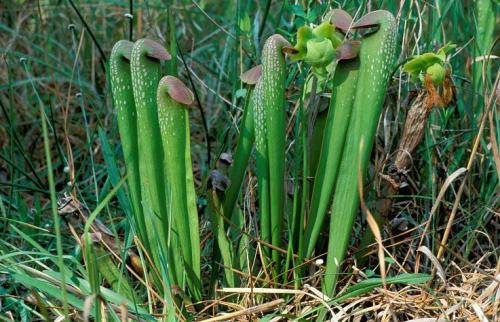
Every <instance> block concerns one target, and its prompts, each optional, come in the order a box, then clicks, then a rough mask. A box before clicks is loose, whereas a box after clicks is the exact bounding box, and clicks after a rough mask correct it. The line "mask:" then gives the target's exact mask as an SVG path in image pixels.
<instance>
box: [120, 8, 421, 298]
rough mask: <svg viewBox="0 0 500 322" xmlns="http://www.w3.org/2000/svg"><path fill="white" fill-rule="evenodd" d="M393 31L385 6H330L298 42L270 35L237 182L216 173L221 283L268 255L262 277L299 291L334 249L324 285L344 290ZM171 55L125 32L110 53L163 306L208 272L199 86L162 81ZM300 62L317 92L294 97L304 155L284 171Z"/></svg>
mask: <svg viewBox="0 0 500 322" xmlns="http://www.w3.org/2000/svg"><path fill="white" fill-rule="evenodd" d="M396 34H397V30H396V21H395V18H394V17H393V15H392V14H391V13H389V12H387V11H374V12H371V13H368V14H367V15H365V16H363V17H362V18H360V19H358V20H356V21H354V20H353V18H352V17H351V16H350V15H349V14H347V13H346V12H345V11H342V10H333V11H332V12H331V13H330V15H329V16H328V17H327V18H326V19H325V20H324V21H323V22H322V23H321V24H320V25H318V26H317V27H315V28H311V27H309V26H303V27H301V28H300V29H299V30H298V33H297V39H296V44H295V45H294V46H293V45H292V44H291V43H289V41H288V40H286V39H285V38H284V37H283V36H281V35H278V34H275V35H272V36H270V37H269V38H268V39H267V40H266V42H265V44H264V47H263V49H262V53H261V57H260V60H261V65H258V66H255V67H254V68H252V69H250V70H249V71H247V72H245V73H244V74H243V75H241V80H242V82H243V83H246V84H247V85H246V86H247V100H246V104H245V108H244V111H243V116H242V118H241V123H240V125H239V137H238V140H237V145H236V147H235V149H234V151H231V154H232V158H231V159H232V160H229V161H232V162H231V164H230V166H229V169H228V173H227V177H228V178H221V176H224V174H221V173H218V172H215V173H213V175H212V176H211V179H210V181H211V183H209V189H208V191H207V196H206V197H207V199H208V201H209V202H208V208H207V211H208V212H209V214H210V217H209V218H210V219H211V223H210V226H211V227H212V229H213V236H214V239H215V242H214V247H215V248H216V249H215V251H214V257H216V258H218V259H220V260H218V261H214V263H217V264H218V265H219V266H218V267H213V268H212V269H213V270H217V269H218V268H219V267H223V275H222V276H223V280H222V281H221V283H222V285H225V286H229V287H235V286H243V285H244V283H243V284H242V283H241V281H243V280H244V279H243V278H242V276H245V275H244V274H243V275H242V274H240V273H237V272H243V273H245V272H246V273H250V274H251V273H253V272H254V271H255V268H250V266H251V265H249V263H245V260H242V257H243V256H241V254H242V253H243V252H246V251H250V252H253V253H254V254H256V253H258V257H259V258H260V259H261V265H260V266H259V267H260V268H259V270H260V269H263V270H264V271H265V272H266V276H267V279H264V280H262V282H261V284H262V285H263V286H266V285H269V283H270V282H271V281H279V282H290V281H293V282H294V283H295V285H296V287H300V286H301V279H302V278H303V277H304V276H307V274H308V272H309V271H310V270H309V269H308V267H309V265H313V264H314V260H313V259H315V258H316V256H319V255H322V254H324V253H325V252H326V253H327V256H326V269H325V272H324V275H322V281H323V292H324V294H325V295H327V296H332V295H333V294H334V292H335V285H336V281H337V276H338V274H339V273H340V272H341V268H342V267H341V265H342V262H343V260H344V257H345V253H346V250H347V247H348V246H349V240H350V236H351V230H352V226H353V222H354V219H355V217H356V214H357V212H358V209H359V205H360V193H362V190H361V189H362V184H360V183H362V178H363V176H364V175H365V173H366V170H367V168H368V165H369V161H370V156H371V150H372V146H373V141H374V137H375V134H376V129H377V123H378V120H379V116H380V113H381V109H382V105H383V103H384V97H385V94H386V90H387V86H388V83H389V80H390V78H391V75H392V72H393V70H394V69H395V67H396V66H395V53H396V48H395V47H396ZM170 59H171V55H170V54H169V53H168V52H167V50H166V49H165V48H164V47H163V46H161V45H160V44H158V43H156V42H154V41H152V40H148V39H142V40H138V41H136V42H135V43H132V42H129V41H125V40H122V41H119V42H117V43H116V44H115V46H114V48H113V51H112V55H111V62H110V67H111V69H110V79H111V85H112V91H113V99H114V105H115V108H116V111H117V115H118V125H119V132H120V137H121V144H122V150H123V154H124V160H125V164H126V170H127V183H128V192H129V197H130V200H131V204H132V206H133V222H134V228H135V231H136V235H137V237H138V244H139V245H140V247H138V248H139V249H140V251H141V252H142V253H143V256H144V257H145V258H146V259H147V260H145V261H144V263H148V264H147V265H146V267H144V272H145V273H144V274H145V278H146V279H148V280H150V281H151V282H152V284H153V285H155V288H156V289H157V291H158V292H159V293H160V294H162V296H163V297H164V298H165V299H166V301H173V302H177V303H186V298H187V299H190V300H189V301H193V302H195V301H199V300H201V299H202V295H203V294H204V292H207V291H208V292H210V290H206V289H205V290H204V288H205V287H208V286H206V284H207V283H203V282H202V277H201V265H200V262H201V259H200V256H201V255H200V230H199V229H200V228H199V227H200V224H199V213H198V205H197V200H198V197H197V195H196V192H195V185H194V180H193V169H192V161H191V149H190V127H189V105H190V104H192V102H193V94H192V92H191V91H190V90H189V89H188V87H187V86H186V85H185V84H184V83H183V82H182V81H181V80H179V79H178V78H176V77H175V75H167V76H164V77H162V70H163V67H162V66H163V65H162V64H163V62H165V61H167V60H170ZM171 64H172V63H171ZM173 64H175V62H173ZM291 64H301V68H300V70H301V73H302V75H303V76H304V79H306V82H305V85H304V86H305V87H307V88H305V89H304V90H303V91H302V94H301V97H299V99H298V102H297V105H296V106H297V111H296V113H297V116H296V117H297V119H298V120H299V121H298V122H297V124H296V127H295V136H294V140H295V144H294V147H295V159H296V161H295V163H296V164H295V165H293V167H292V168H291V169H287V168H286V166H287V162H285V161H286V147H287V135H286V133H287V116H288V115H289V113H288V112H289V102H288V99H287V95H289V94H288V92H287V90H289V89H290V88H293V86H290V83H291V80H289V79H287V78H288V74H287V68H289V67H290V65H291ZM169 70H175V69H169ZM424 73H425V71H424ZM321 92H331V98H330V102H329V104H328V108H327V112H326V113H323V114H324V116H321V115H318V117H311V116H312V114H313V113H314V111H313V104H312V102H313V101H314V100H315V99H317V97H318V95H319V94H320V93H321ZM251 160H254V162H253V161H251ZM253 165H255V166H253ZM249 169H250V170H251V172H252V173H255V175H256V177H257V190H258V198H257V202H256V212H255V213H253V214H251V216H254V218H255V221H256V222H258V229H256V230H255V231H254V230H252V231H247V230H245V227H246V224H245V221H248V220H249V219H248V217H247V216H245V215H244V213H243V210H242V201H243V199H244V191H243V190H244V189H242V187H243V186H244V184H243V183H244V181H245V180H244V178H245V177H246V175H245V174H246V173H247V171H248V170H249ZM289 174H290V175H289ZM309 178H313V180H309ZM220 180H223V181H224V182H223V183H220V182H217V181H220ZM288 182H293V188H292V189H290V188H289V185H288V184H287V183H288ZM328 214H329V216H328ZM328 223H329V229H324V227H325V225H326V224H328ZM321 234H325V235H327V236H328V241H327V242H326V243H325V242H321V243H320V242H319V240H320V238H319V237H320V235H321ZM179 290H186V291H185V292H179Z"/></svg>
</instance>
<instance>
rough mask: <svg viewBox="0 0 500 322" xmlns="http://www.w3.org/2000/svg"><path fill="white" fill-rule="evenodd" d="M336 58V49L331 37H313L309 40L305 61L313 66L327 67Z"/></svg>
mask: <svg viewBox="0 0 500 322" xmlns="http://www.w3.org/2000/svg"><path fill="white" fill-rule="evenodd" d="M334 58H335V49H333V45H332V42H331V41H330V40H329V39H325V38H323V39H312V40H310V41H308V42H307V54H306V56H305V57H304V62H306V63H308V64H309V65H311V66H313V67H326V66H327V65H328V64H330V63H331V62H332V60H333V59H334Z"/></svg>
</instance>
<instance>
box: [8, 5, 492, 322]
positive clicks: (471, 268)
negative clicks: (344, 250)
mask: <svg viewBox="0 0 500 322" xmlns="http://www.w3.org/2000/svg"><path fill="white" fill-rule="evenodd" d="M331 8H343V9H344V10H346V11H348V12H350V13H351V14H352V15H354V14H355V13H357V15H358V16H362V15H363V14H364V13H367V12H370V11H373V10H376V9H385V10H388V11H390V12H392V13H393V14H394V16H395V17H396V19H397V22H398V38H397V44H398V48H397V57H398V63H400V64H403V63H404V62H406V61H407V60H408V59H409V58H410V57H411V56H412V55H417V54H421V53H424V52H428V51H436V50H437V49H438V48H440V47H441V46H443V45H444V44H446V43H448V42H451V43H454V44H456V45H457V47H456V48H455V50H454V51H453V52H452V53H451V59H450V64H451V67H452V75H451V78H452V80H453V85H454V88H455V95H454V97H453V100H452V102H451V103H450V104H448V105H447V106H446V107H443V108H435V109H433V110H432V112H431V114H430V116H429V119H428V121H427V122H426V125H425V132H424V137H423V141H422V143H421V144H420V145H419V146H418V148H417V150H416V152H415V153H414V155H413V156H412V167H411V171H410V172H409V174H408V177H407V180H406V182H407V185H406V186H405V187H403V188H402V189H400V190H399V191H398V192H397V195H396V196H394V198H393V200H392V204H391V209H390V211H389V215H388V217H387V221H386V223H385V225H383V229H382V231H381V235H380V236H381V240H382V241H383V246H384V255H383V256H382V257H383V258H384V260H383V261H385V266H386V268H385V271H386V272H387V274H388V276H397V275H398V274H400V273H405V272H410V273H413V272H415V273H418V272H421V273H427V274H430V275H432V276H433V277H434V278H433V279H432V280H431V281H428V282H426V283H419V285H418V286H417V285H412V286H401V285H400V284H398V286H396V285H393V286H391V284H394V283H393V282H394V281H393V280H387V282H388V283H387V284H388V285H387V287H386V288H383V287H382V282H381V280H372V282H373V284H369V285H367V284H362V283H361V282H360V281H363V280H366V278H367V277H375V278H377V277H378V276H379V275H380V264H381V262H380V261H379V257H377V247H376V245H372V244H371V242H369V243H368V244H363V242H362V239H363V236H364V235H365V231H367V227H368V225H367V219H366V216H364V215H363V213H362V212H361V211H360V213H359V216H358V217H357V219H356V221H355V225H354V228H353V231H352V239H351V241H350V245H349V251H348V255H347V258H346V262H345V263H344V271H343V274H341V275H340V277H339V282H338V287H337V291H338V294H339V297H338V298H337V300H336V301H335V303H331V302H330V303H329V306H330V307H331V309H332V310H333V312H334V313H335V314H337V317H338V318H339V319H342V318H343V319H349V318H353V317H361V316H365V318H366V319H368V320H375V319H380V320H384V319H387V320H388V319H390V318H393V319H395V320H397V319H400V320H407V319H412V318H425V317H439V316H441V317H442V318H448V319H454V318H456V319H460V318H461V319H465V320H472V319H477V320H481V319H483V320H484V319H490V320H494V318H495V312H498V290H499V285H500V284H499V283H500V281H499V278H500V275H499V274H500V262H499V255H500V254H499V240H498V230H499V227H500V222H499V214H500V213H499V209H500V207H499V206H500V198H499V189H498V175H499V172H500V158H499V154H498V140H499V139H500V130H499V125H500V124H499V118H498V109H497V104H498V100H499V87H498V81H496V80H497V78H498V57H497V56H498V44H497V40H498V27H497V25H498V20H499V18H498V14H497V13H498V5H497V2H496V1H494V0H490V1H480V0H477V1H472V0H468V1H458V0H457V1H451V0H446V1H445V0H433V1H420V0H412V1H410V0H400V1H383V0H379V1H367V0H359V1H357V0H353V1H306V0H303V1H299V0H297V1H270V0H254V1H243V0H231V1H209V0H199V1H188V0H185V1H181V0H179V1H175V0H172V1H160V0H135V1H130V2H129V1H119V0H103V1H90V0H89V1H87V0H81V1H76V0H73V1H71V0H60V1H59V0H36V1H20V0H13V1H3V2H2V3H0V64H1V66H2V67H1V69H0V108H1V110H0V319H1V320H5V321H11V320H12V321H18V320H23V321H35V320H44V319H47V320H53V319H56V318H57V317H60V316H64V315H65V314H69V316H70V319H72V320H85V319H87V318H89V315H90V316H91V317H90V318H91V319H96V320H99V319H100V318H103V317H104V316H107V317H108V318H109V319H112V320H120V319H121V318H122V317H124V316H125V315H126V314H129V317H130V318H134V317H137V316H139V315H140V316H141V318H142V319H145V320H148V319H149V320H153V319H156V318H160V317H161V316H163V314H165V312H166V309H165V301H164V300H163V299H161V298H159V297H158V296H157V294H156V293H155V290H154V288H153V287H152V286H151V284H150V283H151V282H150V281H148V280H145V281H144V280H140V278H137V276H135V275H134V274H133V272H134V269H135V272H137V271H140V267H141V262H143V261H147V260H148V259H147V258H145V257H144V256H143V254H141V252H140V248H138V247H137V244H136V243H135V242H134V239H133V234H134V232H133V231H132V230H131V222H130V220H131V219H130V218H131V215H130V211H131V207H130V203H129V201H128V198H127V195H126V190H125V189H124V187H123V181H122V179H121V178H122V177H123V175H124V164H123V157H122V154H121V145H120V139H119V135H118V128H117V120H116V114H115V111H114V108H113V104H112V97H111V91H110V84H109V77H108V76H107V75H108V73H109V68H108V59H109V56H110V51H111V48H112V47H113V45H114V43H115V42H116V41H118V40H120V39H132V40H137V39H140V38H143V37H147V38H150V39H154V40H156V41H158V42H160V43H163V44H167V43H170V39H169V34H167V30H171V29H172V27H174V26H175V31H176V32H175V38H176V39H177V44H178V55H177V57H176V58H177V63H178V64H177V65H178V72H179V78H181V79H183V80H184V81H185V83H186V84H187V85H188V87H190V88H191V90H192V91H193V92H194V94H195V102H196V103H195V104H194V105H193V106H192V107H191V110H190V126H191V148H192V149H191V150H192V160H193V171H194V181H195V186H196V189H197V195H198V196H199V199H198V200H197V205H198V212H199V214H200V231H201V233H200V236H201V259H202V262H201V271H202V272H201V274H202V281H204V285H203V288H204V290H205V291H204V294H203V302H202V303H201V304H198V305H197V306H196V305H195V306H192V305H190V303H188V302H189V299H186V300H185V301H184V302H183V303H182V305H184V306H186V307H187V309H186V310H187V312H183V313H179V316H182V317H183V318H191V319H204V318H210V317H212V316H217V315H218V314H220V313H221V312H235V311H236V312H238V311H240V313H239V314H237V316H238V318H241V319H242V320H245V319H247V320H248V319H251V318H256V317H260V316H263V315H265V316H266V318H267V320H271V319H273V318H274V319H276V318H278V317H280V316H281V317H282V318H283V319H288V318H303V319H309V318H312V316H314V313H311V312H313V311H314V309H316V308H322V307H324V302H321V301H319V300H318V294H317V293H315V292H319V291H318V290H321V282H322V274H321V273H322V272H323V271H324V266H323V264H322V262H321V260H326V256H325V254H315V255H316V256H317V257H316V258H315V260H316V259H319V261H315V262H314V265H312V264H311V265H307V266H306V267H305V268H301V269H306V270H307V274H305V275H306V277H305V278H304V280H301V281H300V283H298V284H296V283H297V281H295V284H294V281H293V279H292V278H290V280H289V281H287V279H286V278H285V279H283V278H279V279H277V278H276V277H269V276H266V274H267V272H266V271H265V270H260V269H259V270H258V271H256V272H255V271H252V270H250V272H251V273H252V276H249V275H248V274H246V273H242V272H234V273H235V274H236V276H238V278H239V279H241V283H240V284H241V286H249V287H250V286H259V287H272V288H274V289H276V290H275V291H273V293H272V294H267V293H266V291H265V290H262V291H260V292H259V291H256V292H255V293H251V294H247V293H245V290H244V289H243V288H242V289H238V290H232V291H231V292H229V290H227V289H226V290H225V291H222V292H219V291H218V292H214V291H213V290H215V288H218V287H223V286H226V285H224V283H223V282H222V280H223V278H222V272H223V270H221V267H222V263H221V260H219V259H217V256H214V253H213V249H214V243H215V242H214V237H213V235H212V228H211V227H212V225H213V223H212V221H211V220H210V214H209V213H208V211H207V209H208V208H207V204H208V203H209V196H208V192H207V188H206V186H207V181H208V178H209V176H210V174H211V171H212V170H214V169H219V170H221V172H224V165H223V164H222V162H220V161H218V160H219V158H220V156H221V153H223V152H229V153H231V152H234V149H235V145H236V140H237V137H238V131H239V128H240V125H241V118H242V112H243V108H244V105H245V97H246V93H247V91H248V90H249V88H248V87H247V86H246V85H244V84H243V83H242V82H241V81H240V77H239V76H240V74H241V73H242V72H244V71H246V70H248V69H249V68H251V67H253V66H254V65H256V64H257V63H259V61H260V52H261V50H262V46H263V43H264V41H265V39H266V38H267V37H269V36H270V35H272V34H274V33H280V34H282V35H283V36H285V37H286V38H287V39H288V40H290V42H291V43H295V33H296V31H297V28H298V27H300V26H302V25H304V24H310V23H314V24H319V23H320V21H321V17H322V16H323V15H324V14H325V13H327V12H328V11H329V10H330V9H331ZM169 12H170V17H173V19H170V20H169V19H168V18H169ZM130 15H132V16H133V19H132V20H131V19H130V17H131V16H130ZM495 28H496V30H495ZM488 53H492V54H493V55H495V54H496V55H497V56H491V57H489V58H488V57H487V56H486V55H487V54H488ZM483 62H487V63H485V64H483ZM290 70H292V71H290V75H291V74H292V73H295V72H297V70H296V68H295V69H290ZM495 81H496V82H497V83H495ZM300 82H301V81H300V80H299V81H298V82H296V83H294V84H293V86H292V87H290V88H289V89H288V92H287V95H286V100H287V102H289V104H288V106H289V107H290V108H289V109H288V111H287V124H286V125H287V143H286V151H287V152H286V153H287V154H286V168H287V186H288V188H287V189H288V191H287V192H288V193H289V194H290V195H291V194H293V191H294V180H293V178H294V173H293V169H294V165H295V164H296V161H297V160H296V155H295V154H294V151H295V150H294V148H295V144H296V141H295V138H296V136H295V130H294V126H295V124H296V120H297V117H299V116H297V113H296V110H294V109H293V107H294V106H296V105H297V102H298V101H299V99H300V96H301V95H302V92H301V91H302V85H303V80H302V83H300ZM495 84H496V85H497V87H496V89H495ZM416 86H417V85H415V83H414V82H411V81H410V78H409V77H408V75H407V74H406V73H404V72H403V71H402V70H401V69H397V70H396V71H395V72H394V74H393V76H392V80H391V82H390V84H389V89H388V93H387V96H386V102H385V104H384V107H383V112H382V117H381V119H380V121H379V126H378V130H377V137H376V139H375V145H374V149H373V152H372V158H371V163H370V168H369V175H368V178H366V184H365V186H364V199H365V202H366V207H367V208H368V209H378V207H380V204H381V203H384V202H385V201H386V200H387V199H386V198H387V197H388V196H387V195H386V191H385V190H384V186H385V185H386V183H385V181H384V178H383V176H381V175H380V174H384V173H387V166H388V165H389V164H390V159H391V157H392V156H393V154H394V153H395V152H396V151H397V148H398V143H399V140H400V138H401V136H402V132H403V127H404V126H403V125H404V123H405V120H406V113H407V110H408V108H409V103H408V102H409V100H408V97H409V96H410V95H411V94H410V93H411V92H412V91H414V90H415V89H416ZM495 95H496V96H495ZM323 99H324V97H322V96H320V97H319V99H318V101H319V102H318V104H320V105H321V104H323V105H325V104H326V103H325V102H322V100H323ZM146 143H147V142H140V144H146ZM313 148H314V147H313ZM254 171H255V166H254V162H253V161H251V162H250V166H249V168H248V172H247V174H246V177H245V182H244V188H243V193H242V197H241V200H240V206H241V208H242V209H243V214H244V218H245V219H246V223H245V225H246V226H245V227H244V228H245V231H247V232H254V231H256V230H257V229H258V225H257V219H256V217H255V215H256V213H257V212H256V205H257V203H258V201H257V190H256V181H257V180H256V178H255V173H254ZM355 184H357V183H356V182H353V185H355ZM73 189H74V190H73ZM72 190H73V191H75V192H76V198H75V197H72V196H71V195H70V191H72ZM55 202H57V204H55ZM93 215H96V216H97V218H98V219H100V221H98V222H97V223H99V222H102V223H103V225H102V226H100V227H98V228H97V229H99V230H100V231H105V232H106V233H103V236H104V237H102V238H106V237H105V236H108V237H107V238H112V239H113V240H115V241H116V240H118V241H120V244H121V245H124V246H125V247H120V248H117V249H106V248H105V247H104V246H102V247H100V246H99V245H102V240H100V239H96V240H94V243H95V244H96V245H98V246H96V247H94V248H92V253H91V254H87V255H85V252H86V251H89V250H88V249H87V250H86V249H82V243H81V240H80V235H81V233H82V232H83V231H84V229H85V228H84V227H85V225H86V223H87V217H88V216H93ZM94 225H99V224H94ZM86 229H87V230H88V229H89V228H88V227H87V228H86ZM327 233H328V229H326V230H325V231H324V232H323V235H322V236H326V235H325V234H327ZM448 234H449V237H447V236H448ZM443 235H444V237H445V238H444V239H443ZM446 237H447V238H446ZM442 240H445V241H446V243H445V244H444V245H443V248H442V250H441V252H442V254H441V255H439V256H438V257H439V259H436V256H437V255H438V252H439V248H440V243H441V241H442ZM112 244H113V243H112ZM257 244H258V241H255V240H251V245H252V246H251V249H249V250H248V251H245V252H242V253H241V254H238V256H240V258H239V259H238V260H241V263H246V264H245V265H249V266H251V265H252V264H254V263H259V265H260V259H259V258H257V256H255V253H254V252H252V251H251V250H252V249H256V248H257ZM360 245H361V246H360ZM323 246H325V245H323ZM419 246H425V247H424V248H420V251H417V249H418V247H419ZM324 248H325V250H326V247H324ZM124 249H125V250H124ZM129 249H130V250H131V251H133V253H130V252H129V251H128V250H129ZM110 254H114V255H110ZM252 256H255V257H252ZM89 259H91V260H94V261H95V262H94V263H92V262H89ZM103 259H104V260H103ZM107 259H109V260H110V261H109V262H108V261H107ZM111 259H112V260H111ZM120 261H121V262H122V263H128V266H129V268H130V271H128V272H126V271H127V268H126V267H125V265H122V264H120V263H121V262H120ZM111 262H114V264H110V263H111ZM102 265H104V267H108V268H109V267H113V268H109V269H108V270H107V272H108V276H105V275H106V273H102V270H99V266H102ZM107 265H109V266H107ZM92 267H94V268H95V269H94V271H93V270H92ZM240 267H243V265H240ZM259 267H260V266H259ZM60 268H62V269H60ZM133 268H134V269H133ZM104 271H106V270H104ZM218 273H219V274H218ZM61 275H65V276H64V277H62V276H61ZM123 276H127V279H126V280H123ZM138 276H140V274H138ZM61 280H66V281H67V283H68V284H67V285H62V284H61V282H60V281H61ZM113 281H114V282H113ZM412 282H421V281H418V280H417V281H412ZM114 283H116V284H114ZM305 284H308V285H309V288H307V287H305V286H304V285H305ZM101 285H102V286H103V287H102V288H99V287H100V286H101ZM294 285H295V286H296V287H298V288H299V291H294ZM349 287H350V288H349ZM353 287H354V288H353ZM356 287H357V288H356ZM63 290H65V291H63ZM280 290H281V291H280ZM176 292H177V294H180V296H181V297H182V292H183V291H182V290H177V291H176ZM134 293H135V296H134V295H133V294H134ZM307 294H309V295H307ZM311 294H312V295H314V294H316V298H315V297H314V296H312V295H311ZM495 294H496V295H495ZM320 295H321V294H320ZM125 298H129V299H130V298H134V299H137V300H135V301H129V302H127V303H128V304H123V303H124V299H125ZM97 301H99V303H101V304H102V306H99V307H102V308H103V309H102V312H101V310H98V309H96V307H97V306H95V305H94V303H97ZM248 307H254V308H256V309H255V311H252V312H243V313H241V310H243V309H244V308H248ZM341 307H343V309H341ZM386 308H387V309H386ZM127 312H128V313H127ZM263 312H267V313H263Z"/></svg>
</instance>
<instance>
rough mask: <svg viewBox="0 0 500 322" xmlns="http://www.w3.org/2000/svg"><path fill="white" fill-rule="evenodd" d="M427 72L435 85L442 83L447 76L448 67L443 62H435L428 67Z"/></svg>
mask: <svg viewBox="0 0 500 322" xmlns="http://www.w3.org/2000/svg"><path fill="white" fill-rule="evenodd" d="M426 73H427V74H428V75H430V76H431V78H432V82H433V83H434V85H441V84H442V83H443V81H444V77H445V76H446V69H445V68H444V67H443V65H441V64H434V65H432V66H430V67H429V68H427V70H426Z"/></svg>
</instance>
